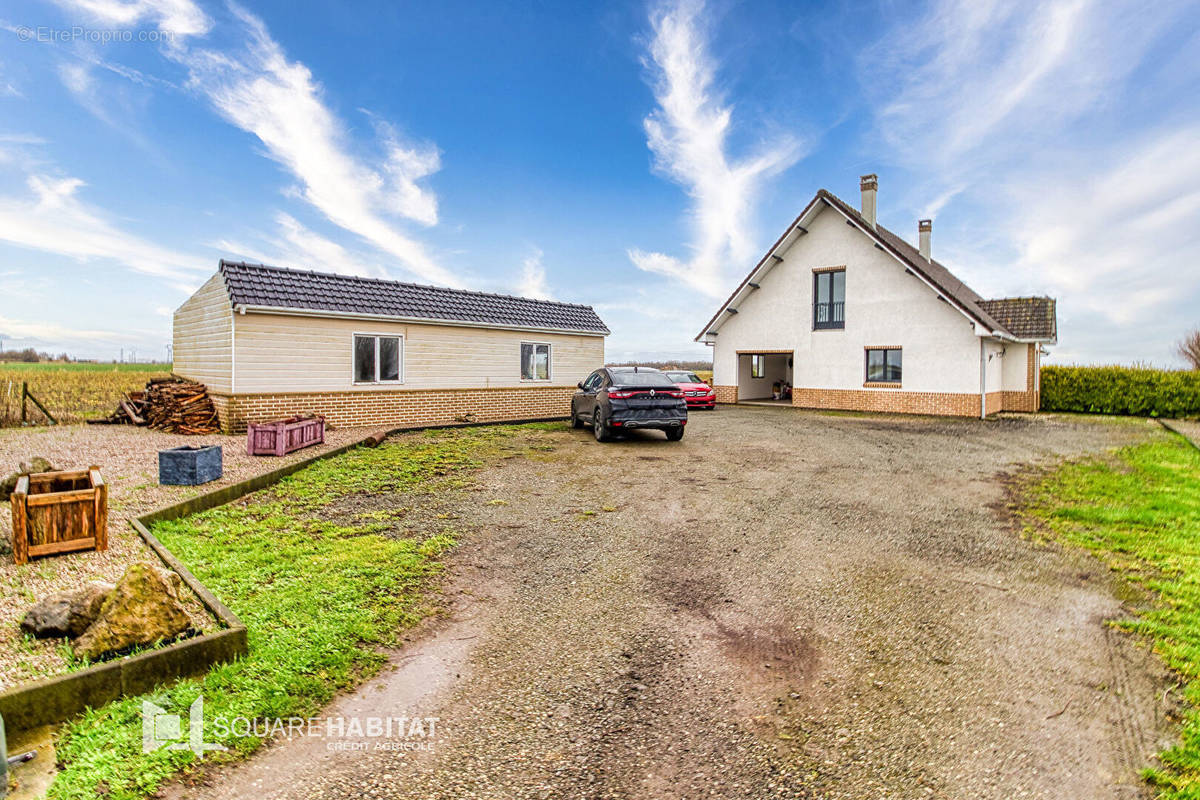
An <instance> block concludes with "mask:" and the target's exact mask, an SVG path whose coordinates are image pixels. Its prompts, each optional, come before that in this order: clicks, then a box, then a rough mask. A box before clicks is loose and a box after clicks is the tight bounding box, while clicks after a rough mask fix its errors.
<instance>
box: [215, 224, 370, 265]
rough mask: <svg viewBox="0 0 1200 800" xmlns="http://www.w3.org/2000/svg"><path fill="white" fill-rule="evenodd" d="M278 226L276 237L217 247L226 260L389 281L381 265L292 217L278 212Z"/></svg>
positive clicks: (262, 236)
mask: <svg viewBox="0 0 1200 800" xmlns="http://www.w3.org/2000/svg"><path fill="white" fill-rule="evenodd" d="M275 223H276V230H275V232H274V233H271V234H259V235H255V236H253V237H252V238H253V240H254V241H250V242H248V241H245V240H234V239H221V240H219V241H217V242H216V243H214V245H213V246H214V247H216V248H217V249H218V250H220V251H221V253H222V255H223V256H225V257H226V258H242V259H249V260H251V261H258V262H261V263H264V264H272V265H275V266H280V267H294V268H297V269H316V270H321V271H324V272H340V273H342V274H345V275H363V276H365V277H369V278H386V277H389V274H388V272H387V270H386V269H384V268H383V266H382V265H381V264H379V263H378V261H373V260H371V259H370V258H368V257H367V256H365V255H364V254H362V253H355V252H351V251H350V250H347V249H346V248H345V247H343V246H342V245H340V244H338V243H337V242H335V241H333V240H332V239H329V238H326V237H324V236H322V235H321V234H319V233H316V232H315V231H313V230H311V229H309V228H307V227H305V226H304V225H303V224H301V223H300V222H299V220H297V219H296V218H294V217H292V216H291V215H290V214H285V213H283V212H278V213H277V214H276V215H275Z"/></svg>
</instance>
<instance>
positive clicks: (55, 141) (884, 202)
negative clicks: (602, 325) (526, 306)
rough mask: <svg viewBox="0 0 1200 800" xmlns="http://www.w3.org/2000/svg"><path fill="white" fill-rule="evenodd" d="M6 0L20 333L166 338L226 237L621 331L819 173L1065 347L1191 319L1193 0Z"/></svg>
mask: <svg viewBox="0 0 1200 800" xmlns="http://www.w3.org/2000/svg"><path fill="white" fill-rule="evenodd" d="M347 8H348V7H347V6H346V4H344V3H341V2H334V1H333V0H327V1H326V2H307V3H285V2H263V3H254V4H249V3H247V4H241V5H239V4H233V3H223V2H212V1H210V0H55V2H33V1H32V0H30V1H26V0H8V1H7V2H5V4H4V5H3V7H2V8H0V334H3V335H4V346H5V347H6V348H8V347H12V346H17V347H24V346H34V347H37V348H38V349H47V350H52V351H55V352H58V351H63V350H65V351H67V352H70V353H71V354H73V355H77V356H80V357H93V358H104V359H108V358H114V357H116V356H117V354H118V353H119V352H120V351H121V350H122V349H123V350H124V352H125V353H126V355H127V356H128V355H129V354H130V353H131V352H132V351H134V350H136V352H137V355H138V357H139V358H147V357H151V356H155V357H161V356H162V355H163V354H164V352H165V351H164V345H165V344H166V343H167V342H169V340H170V313H171V311H172V310H173V309H174V308H176V307H177V306H178V305H179V304H180V303H181V302H182V301H183V300H184V299H185V298H186V297H187V294H188V293H189V292H190V291H191V290H193V289H194V288H195V287H197V286H198V285H199V284H200V283H202V282H203V281H204V280H205V279H206V278H207V277H208V275H210V274H211V273H212V272H213V271H214V269H215V267H216V263H217V260H218V259H219V258H221V257H227V258H244V259H248V260H254V261H264V262H266V263H274V264H280V265H284V266H296V267H306V268H312V269H326V270H336V271H343V272H353V273H359V274H366V275H378V276H389V277H394V278H397V279H401V280H415V281H419V282H423V283H435V284H443V285H455V286H462V287H467V288H476V289H483V290H491V291H507V292H515V293H523V294H532V295H536V296H543V297H549V298H553V299H558V300H564V301H570V302H582V303H589V304H592V305H594V306H596V308H597V310H598V311H599V312H600V314H601V316H602V317H603V318H604V319H605V321H606V322H608V324H609V327H610V328H612V330H613V335H612V337H610V339H609V343H608V353H609V357H610V358H612V359H620V360H624V359H632V358H651V357H705V356H706V355H707V350H706V348H704V347H702V346H700V345H696V344H694V343H693V342H692V337H693V336H695V334H696V332H697V331H698V329H699V328H700V327H701V326H702V325H703V324H704V322H705V321H706V320H707V319H708V317H709V316H710V315H711V313H712V311H713V310H714V309H715V308H716V306H717V305H718V304H719V302H720V300H721V299H723V297H724V296H725V295H726V294H727V293H728V291H729V290H730V289H731V288H732V286H733V285H734V284H735V283H736V282H737V281H738V280H739V279H740V278H741V277H742V276H743V275H744V274H745V273H746V272H747V271H748V270H749V269H750V267H751V266H753V264H754V262H755V261H756V260H757V259H758V258H759V257H760V256H761V253H762V251H763V249H764V248H765V247H766V246H768V245H769V244H770V243H771V242H772V241H773V240H774V239H775V238H776V237H777V236H778V234H779V232H780V231H781V229H782V227H783V226H784V225H786V223H787V222H788V221H790V220H791V219H792V218H793V217H794V216H795V214H797V213H798V212H799V210H800V209H801V208H802V207H803V206H804V205H805V203H807V201H808V200H809V199H810V198H811V197H812V195H813V194H814V193H815V191H816V190H817V189H818V188H820V187H825V188H828V189H830V190H831V191H833V192H834V193H836V194H839V195H841V196H842V197H844V198H846V199H847V200H850V201H852V202H855V203H857V192H858V176H859V175H860V174H862V173H865V172H876V173H878V174H879V179H880V199H879V208H880V211H879V215H880V219H881V221H882V222H883V223H884V224H885V225H887V226H888V227H890V228H892V229H893V230H895V231H897V232H899V233H901V234H902V235H905V236H907V237H909V238H910V239H915V237H916V221H917V219H918V218H920V217H924V216H931V217H933V218H934V233H933V242H934V245H933V248H934V255H935V257H937V258H939V260H942V261H943V262H944V263H946V264H948V265H949V266H951V268H952V269H954V270H955V272H956V273H957V274H958V275H959V277H961V278H962V279H963V280H965V281H966V282H967V283H969V284H970V285H972V286H973V287H974V288H975V289H976V290H978V291H979V292H980V293H982V294H983V295H985V296H1006V295H1016V294H1051V295H1054V296H1056V297H1058V298H1059V330H1060V335H1059V338H1060V344H1059V346H1058V347H1056V348H1054V350H1053V356H1052V357H1051V363H1055V362H1057V363H1068V362H1075V363H1088V362H1132V361H1144V362H1152V363H1156V364H1162V365H1166V364H1177V363H1178V361H1177V359H1176V357H1175V356H1174V354H1173V344H1174V342H1175V341H1177V340H1178V339H1180V338H1182V336H1183V334H1184V332H1185V331H1186V330H1187V329H1189V328H1190V327H1195V326H1196V325H1200V259H1198V258H1197V255H1196V254H1197V252H1200V55H1197V54H1198V53H1200V6H1197V5H1196V4H1195V3H1183V2H1180V3H1172V2H1156V3H1151V4H1136V3H1126V2H1100V1H1092V2H1089V0H1057V1H1055V2H1045V3H1033V2H1021V1H1020V0H1015V1H1012V2H988V1H987V0H945V1H944V2H933V3H928V4H920V3H895V2H881V3H877V4H867V3H855V4H846V5H836V4H823V3H782V2H770V1H764V2H740V3H738V2H729V1H728V0H724V1H721V0H713V2H709V3H702V2H698V1H697V0H684V1H682V2H679V1H674V2H666V3H660V2H653V3H649V4H647V3H645V2H613V3H604V4H594V5H592V4H554V3H501V2H491V3H461V2H443V3H436V4H435V3H396V2H378V3H370V2H358V3H355V4H354V6H353V8H354V11H353V13H349V12H348V10H347Z"/></svg>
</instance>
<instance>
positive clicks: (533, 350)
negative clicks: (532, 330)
mask: <svg viewBox="0 0 1200 800" xmlns="http://www.w3.org/2000/svg"><path fill="white" fill-rule="evenodd" d="M521 380H523V381H548V380H550V345H548V344H538V343H536V342H521Z"/></svg>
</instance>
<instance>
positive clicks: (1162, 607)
mask: <svg viewBox="0 0 1200 800" xmlns="http://www.w3.org/2000/svg"><path fill="white" fill-rule="evenodd" d="M1026 513H1027V514H1028V515H1029V517H1030V519H1031V522H1033V523H1034V524H1033V525H1032V526H1031V527H1032V528H1034V529H1037V530H1041V531H1043V532H1044V531H1049V532H1050V533H1051V534H1052V535H1053V536H1054V537H1057V538H1058V539H1060V540H1062V541H1065V542H1069V543H1071V544H1075V545H1080V546H1082V547H1086V548H1087V549H1089V550H1091V551H1092V552H1094V553H1095V554H1096V555H1097V556H1099V557H1100V558H1101V559H1102V560H1104V561H1105V562H1106V563H1107V564H1108V565H1109V566H1110V567H1112V568H1113V569H1114V570H1116V571H1117V572H1119V573H1120V574H1121V575H1123V576H1124V577H1126V578H1127V579H1129V580H1130V581H1131V582H1132V583H1133V584H1135V585H1137V586H1140V587H1142V588H1143V589H1145V590H1147V591H1148V592H1149V593H1150V595H1151V597H1152V598H1153V601H1152V602H1151V603H1150V605H1149V607H1148V608H1144V609H1140V610H1139V612H1138V614H1137V616H1136V617H1135V618H1134V619H1132V620H1129V621H1126V622H1121V623H1118V624H1119V625H1120V626H1121V627H1122V628H1124V629H1126V630H1129V631H1131V632H1134V633H1137V634H1142V635H1144V636H1147V637H1149V638H1150V639H1151V640H1152V641H1153V643H1154V649H1155V651H1156V652H1157V653H1158V654H1159V655H1160V656H1161V657H1162V659H1163V661H1164V662H1165V663H1166V664H1167V666H1169V667H1170V668H1171V669H1173V670H1175V671H1176V672H1178V673H1179V674H1180V676H1181V677H1182V678H1183V680H1184V682H1185V687H1184V698H1185V701H1186V703H1185V708H1186V711H1185V712H1184V719H1183V730H1182V738H1181V741H1180V743H1179V744H1178V745H1177V746H1176V747H1174V748H1172V749H1170V750H1168V751H1166V752H1164V753H1162V754H1160V759H1161V761H1162V766H1161V767H1159V768H1152V769H1146V770H1145V772H1144V775H1145V777H1146V779H1147V780H1149V781H1150V782H1151V783H1152V784H1153V785H1155V786H1156V787H1158V790H1159V793H1160V794H1159V796H1160V797H1162V798H1170V799H1171V800H1181V799H1182V798H1189V799H1194V798H1200V681H1198V680H1197V679H1198V678H1200V451H1197V450H1196V449H1195V448H1194V447H1192V446H1191V445H1189V444H1187V443H1186V442H1184V441H1183V440H1182V439H1181V438H1172V439H1170V440H1164V441H1159V442H1154V443H1150V444H1144V445H1138V446H1135V447H1129V448H1125V449H1122V450H1119V451H1117V452H1115V453H1114V454H1112V455H1111V456H1108V457H1097V458H1090V459H1086V460H1083V461H1078V462H1071V463H1068V464H1065V465H1063V466H1061V467H1060V468H1058V469H1057V470H1055V471H1053V472H1052V473H1050V474H1049V475H1047V476H1045V477H1043V478H1041V479H1039V480H1038V481H1037V482H1036V483H1034V484H1033V485H1032V486H1030V487H1029V488H1028V495H1027V506H1026ZM1037 523H1040V524H1037Z"/></svg>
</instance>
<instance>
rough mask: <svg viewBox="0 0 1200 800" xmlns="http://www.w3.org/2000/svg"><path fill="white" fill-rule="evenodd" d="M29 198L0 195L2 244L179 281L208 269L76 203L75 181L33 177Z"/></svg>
mask: <svg viewBox="0 0 1200 800" xmlns="http://www.w3.org/2000/svg"><path fill="white" fill-rule="evenodd" d="M26 185H27V187H28V189H29V193H28V194H23V195H8V196H0V241H4V242H8V243H10V244H15V245H18V246H21V247H28V248H30V249H34V250H41V251H43V252H47V253H57V254H59V255H64V256H69V257H71V258H75V259H78V260H80V261H92V260H95V259H107V260H111V261H114V262H116V263H118V264H120V265H123V266H125V267H128V268H129V269H132V270H135V271H137V272H143V273H145V274H147V275H154V276H157V277H161V278H170V279H175V280H177V281H180V280H187V279H188V278H190V277H193V276H194V274H195V272H196V271H199V270H205V269H207V267H206V266H205V265H203V264H200V263H199V262H198V261H197V259H195V258H194V257H192V256H188V255H184V254H183V253H179V252H176V251H173V250H170V249H168V248H165V247H162V246H160V245H157V244H155V243H153V242H151V241H149V240H147V239H143V238H142V237H139V236H137V235H135V234H131V233H128V232H127V231H124V230H122V229H120V228H119V227H117V226H116V225H114V224H113V223H112V222H111V221H110V220H109V219H107V218H106V217H105V215H104V214H103V213H102V212H101V211H99V210H97V209H95V208H93V207H92V206H90V205H88V204H87V203H84V202H83V201H82V200H80V199H79V197H78V193H79V189H80V188H81V187H82V186H83V185H84V183H83V181H82V180H80V179H78V178H53V177H49V176H46V175H31V176H29V178H28V179H27V181H26Z"/></svg>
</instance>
